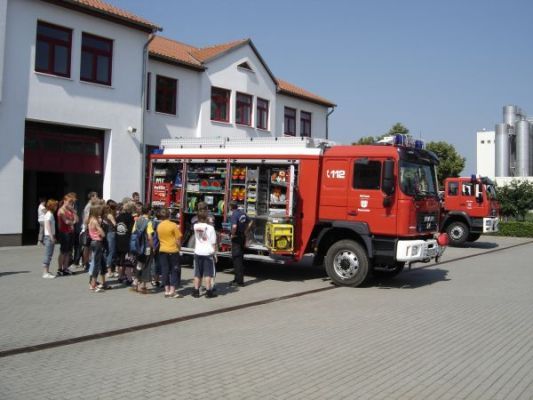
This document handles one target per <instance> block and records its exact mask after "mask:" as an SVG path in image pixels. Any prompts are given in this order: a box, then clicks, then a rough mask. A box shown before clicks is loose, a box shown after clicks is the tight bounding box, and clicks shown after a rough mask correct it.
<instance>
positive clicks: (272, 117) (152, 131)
mask: <svg viewBox="0 0 533 400" xmlns="http://www.w3.org/2000/svg"><path fill="white" fill-rule="evenodd" d="M243 62H246V63H248V65H249V66H250V67H251V69H252V71H248V70H245V69H243V68H238V67H237V66H238V65H239V64H241V63H243ZM206 67H207V68H206V70H205V71H194V70H190V69H187V68H184V67H180V66H174V65H170V64H166V63H162V62H160V61H156V60H152V59H151V60H150V62H149V65H148V71H149V72H151V93H150V99H151V104H150V111H146V112H145V127H146V142H147V143H148V144H154V145H157V144H159V142H160V140H161V139H166V138H176V137H219V136H222V137H234V138H246V137H268V136H283V128H284V127H283V123H284V108H285V106H288V107H292V108H295V109H296V110H297V115H296V128H297V130H296V132H297V136H299V135H300V111H307V112H310V113H311V135H312V137H318V138H324V137H325V135H326V115H327V112H328V108H327V107H325V106H320V105H317V104H314V103H311V102H308V101H305V100H303V99H298V98H295V97H291V96H286V95H280V94H278V93H277V90H276V89H277V88H276V84H275V83H274V82H273V80H272V78H271V77H270V75H269V74H268V71H267V70H266V69H265V68H264V66H263V64H262V63H261V61H260V60H259V59H258V57H257V56H256V54H255V52H254V51H253V50H252V48H251V47H250V46H248V45H245V46H242V47H239V48H237V49H234V50H233V51H230V52H228V53H226V54H223V55H222V56H220V57H218V58H215V59H214V60H212V61H210V62H208V63H207V64H206ZM157 74H160V75H164V76H168V77H171V78H175V79H177V80H178V96H177V97H178V101H177V103H178V104H177V115H165V114H161V113H156V112H155V98H156V82H155V77H156V75H157ZM213 86H215V87H220V88H223V89H228V90H230V91H231V98H230V107H229V108H230V110H229V122H227V123H225V122H218V121H212V120H211V88H212V87H213ZM237 92H240V93H244V94H248V95H252V96H253V105H252V124H251V126H243V125H239V124H236V123H235V103H236V95H237ZM258 97H260V98H262V99H265V100H268V101H269V125H268V129H266V130H263V129H257V128H255V125H256V120H255V118H256V104H257V98H258Z"/></svg>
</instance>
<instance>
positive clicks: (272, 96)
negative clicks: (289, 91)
mask: <svg viewBox="0 0 533 400" xmlns="http://www.w3.org/2000/svg"><path fill="white" fill-rule="evenodd" d="M243 62H247V63H248V65H249V66H250V67H251V68H252V71H248V70H246V69H243V68H237V66H238V65H239V64H241V63H243ZM206 66H207V70H206V72H205V73H203V74H202V80H201V87H200V103H201V110H200V124H199V127H198V132H197V136H200V135H201V136H202V137H217V136H227V137H234V138H241V137H242V138H245V137H256V136H275V132H274V131H273V127H275V126H276V115H275V113H274V112H273V110H275V107H276V84H275V83H274V81H273V80H272V79H271V78H270V75H268V72H267V71H266V69H265V68H264V67H263V65H262V63H261V62H260V61H259V59H258V58H257V57H256V55H255V53H254V51H253V50H252V48H251V47H250V46H248V45H246V46H242V47H240V48H238V49H235V50H233V51H231V52H229V53H227V54H225V55H223V56H221V57H219V58H216V59H214V60H212V61H211V62H209V63H207V65H206ZM213 86H216V87H220V88H223V89H229V90H231V99H230V107H229V108H230V111H229V117H230V118H229V122H228V123H224V122H216V121H211V87H213ZM237 92H240V93H244V94H248V95H252V96H253V105H252V124H251V126H243V125H238V124H236V123H235V100H236V95H237ZM257 97H260V98H262V99H265V100H268V101H269V108H270V110H269V129H268V130H261V129H257V128H255V125H256V121H255V117H256V101H257Z"/></svg>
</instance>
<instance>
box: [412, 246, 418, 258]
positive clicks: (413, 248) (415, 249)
mask: <svg viewBox="0 0 533 400" xmlns="http://www.w3.org/2000/svg"><path fill="white" fill-rule="evenodd" d="M419 251H420V246H419V245H416V246H412V247H411V257H413V256H416V255H417V254H418V253H419Z"/></svg>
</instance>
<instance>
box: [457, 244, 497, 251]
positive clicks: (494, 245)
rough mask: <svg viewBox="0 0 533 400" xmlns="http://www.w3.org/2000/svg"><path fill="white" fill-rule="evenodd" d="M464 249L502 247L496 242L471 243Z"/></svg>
mask: <svg viewBox="0 0 533 400" xmlns="http://www.w3.org/2000/svg"><path fill="white" fill-rule="evenodd" d="M463 247H467V248H470V249H484V250H487V249H495V248H496V247H500V245H499V244H498V243H494V242H471V243H466V244H465V245H464V246H463Z"/></svg>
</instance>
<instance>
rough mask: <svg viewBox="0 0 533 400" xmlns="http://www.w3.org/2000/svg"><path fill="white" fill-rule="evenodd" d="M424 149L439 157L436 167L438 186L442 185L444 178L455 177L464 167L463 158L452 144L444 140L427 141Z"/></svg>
mask: <svg viewBox="0 0 533 400" xmlns="http://www.w3.org/2000/svg"><path fill="white" fill-rule="evenodd" d="M426 149H427V150H429V151H432V152H433V153H435V154H436V155H437V157H439V166H438V168H437V179H438V181H439V186H440V187H442V186H443V184H444V179H446V178H449V177H457V176H459V174H460V173H461V171H462V170H463V168H464V167H465V160H466V159H465V158H464V157H461V155H460V154H459V153H458V152H457V150H455V147H453V145H451V144H449V143H446V142H429V143H428V144H427V145H426Z"/></svg>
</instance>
